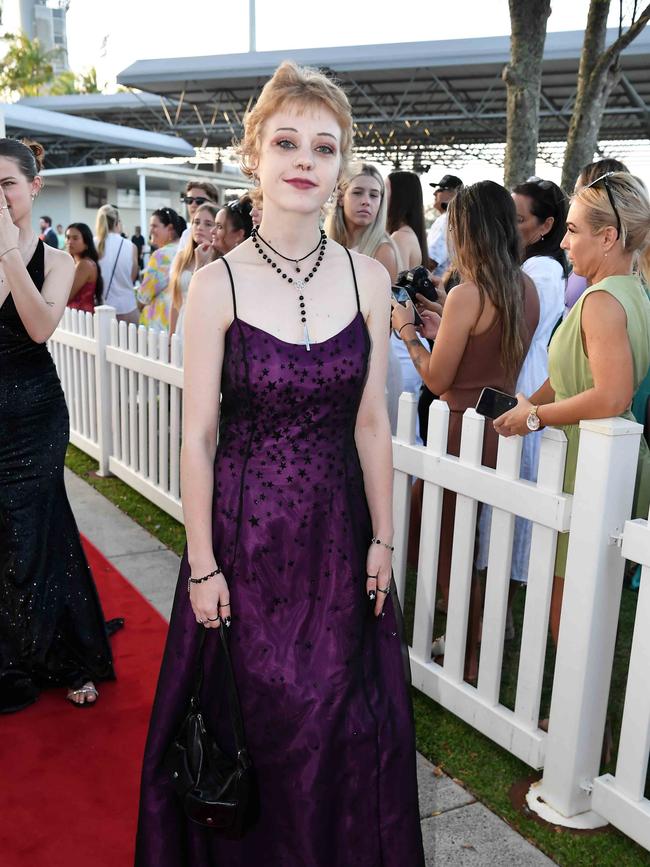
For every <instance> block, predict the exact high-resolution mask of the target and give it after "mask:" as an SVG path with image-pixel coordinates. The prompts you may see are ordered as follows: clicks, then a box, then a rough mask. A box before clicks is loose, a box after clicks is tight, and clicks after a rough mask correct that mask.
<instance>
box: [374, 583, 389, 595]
mask: <svg viewBox="0 0 650 867" xmlns="http://www.w3.org/2000/svg"><path fill="white" fill-rule="evenodd" d="M377 593H386V594H388V593H390V584H389V585H388V587H378V588H377Z"/></svg>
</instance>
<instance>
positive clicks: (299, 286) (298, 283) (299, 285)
mask: <svg viewBox="0 0 650 867" xmlns="http://www.w3.org/2000/svg"><path fill="white" fill-rule="evenodd" d="M293 285H294V286H295V287H296V289H298V290H300V292H302V290H303V289H304V288H305V281H304V280H294V281H293Z"/></svg>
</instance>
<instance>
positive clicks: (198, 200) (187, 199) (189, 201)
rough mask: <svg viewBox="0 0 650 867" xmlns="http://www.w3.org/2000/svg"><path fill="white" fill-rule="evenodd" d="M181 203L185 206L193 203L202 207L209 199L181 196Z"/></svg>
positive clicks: (205, 197)
mask: <svg viewBox="0 0 650 867" xmlns="http://www.w3.org/2000/svg"><path fill="white" fill-rule="evenodd" d="M181 201H183V202H185V204H186V205H193V204H194V203H195V202H196V204H197V205H204V204H205V203H206V202H209V201H210V199H208V197H207V196H181Z"/></svg>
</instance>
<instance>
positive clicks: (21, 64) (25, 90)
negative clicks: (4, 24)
mask: <svg viewBox="0 0 650 867" xmlns="http://www.w3.org/2000/svg"><path fill="white" fill-rule="evenodd" d="M5 40H6V41H7V42H8V48H7V52H6V54H5V56H4V59H3V62H2V70H0V92H1V93H2V95H3V96H4V97H5V98H15V97H17V96H40V95H41V94H42V93H43V91H44V90H45V89H46V87H47V85H48V84H50V83H51V82H52V81H53V80H54V67H53V66H52V63H53V61H54V60H56V58H57V56H58V53H59V49H54V50H52V51H46V50H45V49H44V48H43V47H42V46H41V43H40V42H39V40H38V39H29V38H28V37H27V36H26V35H25V34H24V33H16V34H13V33H8V34H7V35H6V36H5Z"/></svg>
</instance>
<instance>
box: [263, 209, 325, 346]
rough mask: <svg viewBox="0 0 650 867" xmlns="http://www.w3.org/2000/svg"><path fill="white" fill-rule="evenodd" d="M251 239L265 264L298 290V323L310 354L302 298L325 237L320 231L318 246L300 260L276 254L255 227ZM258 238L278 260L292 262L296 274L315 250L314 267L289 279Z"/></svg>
mask: <svg viewBox="0 0 650 867" xmlns="http://www.w3.org/2000/svg"><path fill="white" fill-rule="evenodd" d="M251 238H252V241H253V244H254V246H255V249H256V250H257V252H258V253H259V254H260V256H261V257H262V259H263V260H264V261H265V262H268V263H269V265H270V266H271V268H273V270H274V271H277V272H278V274H280V276H281V277H282V279H283V280H286V281H287V283H293V284H294V285H295V287H296V289H297V290H298V293H299V294H298V304H299V308H298V312H299V313H300V321H301V322H302V325H303V329H304V341H305V349H306V350H307V352H310V351H311V345H310V340H309V329H308V328H307V309H306V307H305V296H304V294H303V292H304V290H305V286H306V285H307V283H309V281H310V280H311V278H312V277H314V275H315V274H316V271H318V269H319V268H320V263H321V262H322V261H323V256H324V255H325V246H326V245H327V235H326V234H325V232H324V231H323V230H322V229H321V230H320V241H319V242H318V244H316V246H315V247H314V249H313V250H311V251H310V252H309V253H307V255H306V256H302V258H300V259H289V258H288V257H287V256H283V255H282V253H278V251H277V250H275V249H274V248H273V247H272V246H271V245H270V244H269V243H268V241H265V240H264V238H263V237H262V236H261V235H260V233H259V230H258V228H257V226H254V227H253V231H252V232H251ZM258 238H259V240H260V241H261V242H262V243H263V244H264V245H265V246H266V247H268V248H269V250H272V251H273V252H274V253H275V255H276V256H279V257H280V259H284V260H285V261H287V262H293V263H294V264H295V268H296V271H297V272H298V273H300V266H299V264H298V263H299V262H303V261H304V260H305V259H308V258H309V256H312V255H313V254H314V253H315V252H316V251H317V250H318V258H317V259H316V262H315V263H314V267H313V268H312V269H311V271H310V272H309V274H307V276H306V277H302V278H297V279H294V278H293V277H289V275H288V274H287V273H286V272H285V271H284V270H283V269H282V268H281V267H280V266H279V265H278V264H277V262H274V261H273V259H272V257H271V256H269V255H268V254H267V253H265V252H264V250H263V249H262V247H261V246H260V243H259V241H258V240H257V239H258Z"/></svg>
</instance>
